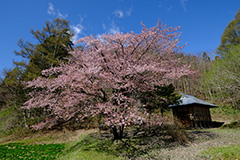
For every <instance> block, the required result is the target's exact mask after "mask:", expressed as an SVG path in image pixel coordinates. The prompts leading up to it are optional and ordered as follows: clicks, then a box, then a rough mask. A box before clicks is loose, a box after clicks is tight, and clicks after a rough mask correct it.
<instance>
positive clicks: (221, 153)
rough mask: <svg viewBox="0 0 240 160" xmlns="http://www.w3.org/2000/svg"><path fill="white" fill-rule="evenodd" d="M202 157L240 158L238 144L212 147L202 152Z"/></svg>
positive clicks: (216, 159)
mask: <svg viewBox="0 0 240 160" xmlns="http://www.w3.org/2000/svg"><path fill="white" fill-rule="evenodd" d="M202 155H203V158H210V159H214V160H220V159H225V160H232V159H239V158H240V145H231V146H227V147H212V148H210V149H209V150H208V151H204V152H202Z"/></svg>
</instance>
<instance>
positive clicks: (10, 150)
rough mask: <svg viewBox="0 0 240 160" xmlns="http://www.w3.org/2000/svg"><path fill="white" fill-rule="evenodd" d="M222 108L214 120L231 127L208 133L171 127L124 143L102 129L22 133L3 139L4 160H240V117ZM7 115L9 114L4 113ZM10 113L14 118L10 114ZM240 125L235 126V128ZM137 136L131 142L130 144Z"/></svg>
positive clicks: (139, 134) (1, 153) (130, 132)
mask: <svg viewBox="0 0 240 160" xmlns="http://www.w3.org/2000/svg"><path fill="white" fill-rule="evenodd" d="M225 112H226V111H225V110H224V112H223V111H222V110H220V109H218V110H217V111H215V112H214V113H213V120H220V121H224V122H227V123H229V125H226V127H222V128H213V129H204V130H188V131H186V132H187V134H185V131H183V130H178V129H176V128H170V129H169V128H168V129H167V130H166V129H162V130H158V131H157V132H156V131H154V132H152V133H147V134H146V133H145V132H143V131H138V132H137V133H136V134H135V133H134V132H133V130H131V129H130V130H128V135H127V138H126V139H124V143H123V142H121V141H115V142H113V141H112V137H111V134H110V133H109V131H108V132H99V131H98V130H97V129H90V130H76V131H69V130H63V131H56V130H55V131H44V132H43V131H39V132H32V131H29V130H22V131H20V130H19V131H18V132H17V133H15V134H11V135H9V136H2V137H0V159H1V160H2V159H3V160H4V159H8V160H12V159H13V160H14V159H16V160H17V159H32V160H34V159H60V160H76V159H80V160H95V159H96V160H112V159H113V160H115V159H116V160H121V159H138V160H146V159H159V160H160V159H171V160H174V159H176V160H179V159H180V160H181V159H183V160H185V159H197V160H201V159H203V160H208V159H213V160H215V159H229V160H230V159H239V157H240V155H239V154H240V141H239V139H240V128H239V126H240V121H235V122H232V123H230V122H231V121H230V118H232V119H231V120H233V119H235V120H237V119H240V118H239V117H240V116H239V114H238V113H234V114H233V113H230V114H229V115H228V114H225ZM228 112H230V111H228ZM4 113H5V112H4ZM6 114H8V113H6ZM234 126H235V127H234ZM130 137H131V139H129V138H130Z"/></svg>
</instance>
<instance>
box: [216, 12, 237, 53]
mask: <svg viewBox="0 0 240 160" xmlns="http://www.w3.org/2000/svg"><path fill="white" fill-rule="evenodd" d="M238 44H240V9H239V11H238V12H237V14H236V15H235V19H233V20H232V21H231V22H229V24H228V25H227V27H226V28H225V29H224V32H223V35H222V37H221V44H220V46H219V47H218V52H219V53H220V54H221V55H224V53H225V52H227V51H228V50H229V48H231V47H232V46H234V45H238Z"/></svg>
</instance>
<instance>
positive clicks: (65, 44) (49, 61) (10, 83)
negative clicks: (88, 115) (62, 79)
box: [0, 18, 73, 130]
mask: <svg viewBox="0 0 240 160" xmlns="http://www.w3.org/2000/svg"><path fill="white" fill-rule="evenodd" d="M31 33H32V35H33V36H34V38H35V39H36V40H37V43H36V44H34V43H31V42H28V41H26V42H24V41H23V40H22V39H20V40H19V41H18V45H19V47H20V48H21V50H20V51H19V52H18V51H14V52H15V53H16V54H17V55H19V56H22V57H23V61H21V62H14V63H15V65H16V67H15V68H14V69H9V70H5V71H4V74H5V78H4V79H1V82H0V109H1V108H5V109H9V111H10V112H11V113H14V114H11V117H13V119H14V120H15V121H18V122H19V123H18V124H17V123H15V124H14V125H9V126H14V127H16V125H18V126H23V124H24V125H25V126H26V127H27V126H28V125H27V120H29V119H30V118H29V117H30V116H32V117H38V119H41V118H43V117H44V115H45V113H44V111H43V110H34V109H33V110H31V111H28V113H26V111H25V110H22V109H20V108H21V106H22V105H23V103H24V102H25V101H26V100H27V99H28V97H27V95H28V92H29V90H24V85H23V81H29V80H33V79H35V78H36V77H38V76H41V71H42V70H44V69H48V68H50V67H55V66H58V65H59V61H63V62H66V61H67V60H66V59H65V58H66V57H68V56H69V54H68V49H72V47H73V43H72V41H71V38H72V36H73V34H72V32H71V30H70V26H69V22H68V21H67V20H64V19H59V18H56V19H54V20H53V21H52V22H50V21H47V22H46V25H45V26H44V27H43V29H42V30H36V31H34V30H33V29H32V30H31ZM66 48H68V49H66ZM26 116H27V117H28V119H27V120H26ZM29 123H30V124H31V123H32V122H29ZM6 124H7V122H6ZM14 127H13V128H14ZM7 128H9V127H7ZM11 128H12V127H11ZM0 130H1V129H0Z"/></svg>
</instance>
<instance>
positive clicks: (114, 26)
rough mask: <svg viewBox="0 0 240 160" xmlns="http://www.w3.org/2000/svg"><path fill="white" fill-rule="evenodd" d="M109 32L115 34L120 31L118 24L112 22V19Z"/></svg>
mask: <svg viewBox="0 0 240 160" xmlns="http://www.w3.org/2000/svg"><path fill="white" fill-rule="evenodd" d="M109 33H110V34H116V33H120V29H119V27H118V26H116V24H115V23H114V21H112V24H111V27H110V29H109Z"/></svg>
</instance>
